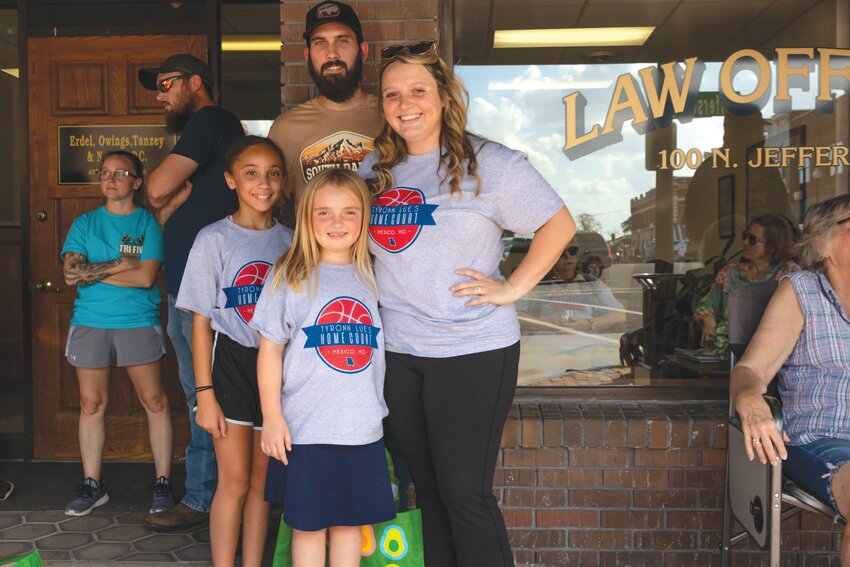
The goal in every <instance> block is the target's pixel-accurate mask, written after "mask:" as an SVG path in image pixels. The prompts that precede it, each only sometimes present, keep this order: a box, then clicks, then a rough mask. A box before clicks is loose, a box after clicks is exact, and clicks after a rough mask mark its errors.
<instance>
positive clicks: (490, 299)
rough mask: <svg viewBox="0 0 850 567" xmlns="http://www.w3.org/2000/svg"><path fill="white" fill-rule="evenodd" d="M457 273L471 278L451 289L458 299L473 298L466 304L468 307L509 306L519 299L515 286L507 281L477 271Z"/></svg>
mask: <svg viewBox="0 0 850 567" xmlns="http://www.w3.org/2000/svg"><path fill="white" fill-rule="evenodd" d="M455 273H456V274H458V275H460V276H466V277H468V278H471V279H469V280H466V281H465V282H460V283H459V284H455V285H453V286H452V287H450V288H449V290H450V291H451V292H452V293H453V294H454V295H455V296H456V297H464V296H470V297H472V299H471V300H469V301H467V302H466V306H467V307H474V306H476V305H481V304H484V303H490V304H491V305H507V304H509V303H513V302H514V301H516V300H517V299H519V297H518V295H517V293H516V290H515V289H514V286H512V285H511V284H510V282H508V281H506V280H503V279H500V278H494V277H492V276H485V275H484V274H482V273H481V272H476V271H475V270H467V269H464V270H457V271H455Z"/></svg>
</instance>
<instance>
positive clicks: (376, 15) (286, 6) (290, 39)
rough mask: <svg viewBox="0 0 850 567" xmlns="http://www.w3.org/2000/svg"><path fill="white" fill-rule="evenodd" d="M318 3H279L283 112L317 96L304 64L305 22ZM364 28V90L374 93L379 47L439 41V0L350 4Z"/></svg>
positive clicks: (378, 0)
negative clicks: (367, 46)
mask: <svg viewBox="0 0 850 567" xmlns="http://www.w3.org/2000/svg"><path fill="white" fill-rule="evenodd" d="M317 3H318V0H306V1H293V0H282V1H281V4H280V36H281V39H282V41H283V44H284V45H283V49H281V52H280V62H281V71H280V85H281V92H280V100H281V105H282V107H283V109H284V110H285V109H286V108H289V107H292V106H295V105H296V104H298V103H301V102H304V101H305V100H307V99H309V98H311V97H314V96H316V92H315V88H314V86H313V81H312V79H310V75H309V73H308V72H307V65H306V63H305V61H304V40H303V39H302V37H301V34H303V33H304V19H305V17H306V15H307V11H308V10H309V9H310V8H311V7H312V6H313V5H315V4H317ZM349 3H350V4H351V5H352V6H353V7H354V9H355V11H356V12H357V15H358V17H359V18H360V23H361V25H362V26H363V37H364V39H365V40H366V42H367V43H368V44H369V58H368V60H367V62H366V64H365V65H364V85H363V86H364V88H365V89H366V90H368V91H370V92H374V89H375V83H376V82H377V76H378V75H377V66H376V60H379V59H380V55H379V53H380V51H381V48H383V47H386V46H387V45H392V44H395V43H406V42H411V41H419V40H425V39H434V40H436V39H437V38H438V35H439V33H438V27H437V20H438V16H439V10H440V4H439V1H438V0H370V1H367V2H349Z"/></svg>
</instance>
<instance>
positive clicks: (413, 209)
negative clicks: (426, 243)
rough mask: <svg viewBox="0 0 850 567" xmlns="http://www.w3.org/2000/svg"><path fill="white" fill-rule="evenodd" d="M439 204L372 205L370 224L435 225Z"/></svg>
mask: <svg viewBox="0 0 850 567" xmlns="http://www.w3.org/2000/svg"><path fill="white" fill-rule="evenodd" d="M438 206H439V205H426V204H424V203H422V204H416V205H398V206H395V207H380V206H378V205H372V218H371V220H370V221H369V225H370V226H410V225H418V226H426V225H435V224H437V223H435V222H434V216H433V213H434V211H435V210H436V209H437V207H438Z"/></svg>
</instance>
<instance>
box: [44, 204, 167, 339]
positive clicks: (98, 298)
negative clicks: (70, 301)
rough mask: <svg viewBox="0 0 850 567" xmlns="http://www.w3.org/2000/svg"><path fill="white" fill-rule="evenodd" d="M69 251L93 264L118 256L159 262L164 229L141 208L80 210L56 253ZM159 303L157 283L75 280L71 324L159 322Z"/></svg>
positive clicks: (104, 326)
mask: <svg viewBox="0 0 850 567" xmlns="http://www.w3.org/2000/svg"><path fill="white" fill-rule="evenodd" d="M67 252H76V253H78V254H82V255H84V256H85V257H86V260H87V261H88V262H90V263H93V264H94V263H98V262H108V261H109V260H115V259H117V258H118V257H119V256H121V255H124V256H134V257H136V258H138V259H139V260H141V261H144V260H159V261H162V230H160V228H159V225H158V224H157V222H156V219H154V217H153V215H152V214H151V213H150V212H148V211H147V210H145V209H142V208H138V209H136V210H135V211H133V212H132V213H130V214H129V215H116V214H112V213H110V212H109V211H107V210H106V209H105V208H103V207H99V208H97V209H95V210H93V211H89V212H88V213H85V214H83V215H80V216H79V217H77V219H76V220H75V221H74V224H73V225H71V230H69V231H68V238H66V239H65V245H64V246H63V247H62V252H61V254H60V258H62V259H63V260H64V258H65V254H66V253H67ZM159 302H160V294H159V289H158V288H157V286H156V285H152V286H151V287H149V288H146V289H145V288H138V287H119V286H114V285H110V284H106V283H102V282H98V283H95V284H91V285H78V286H77V299H76V300H75V301H74V316H73V318H72V319H71V325H72V326H73V325H82V326H86V327H95V328H100V329H135V328H138V327H150V326H154V325H159V324H160V322H159Z"/></svg>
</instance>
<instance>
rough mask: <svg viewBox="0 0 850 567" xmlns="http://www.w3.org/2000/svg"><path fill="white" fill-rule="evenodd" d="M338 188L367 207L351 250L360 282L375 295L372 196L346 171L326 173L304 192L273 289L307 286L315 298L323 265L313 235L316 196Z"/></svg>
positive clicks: (357, 177) (299, 200)
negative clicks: (371, 233)
mask: <svg viewBox="0 0 850 567" xmlns="http://www.w3.org/2000/svg"><path fill="white" fill-rule="evenodd" d="M328 185H335V186H337V187H341V188H343V189H346V190H348V191H350V192H351V193H353V194H354V196H355V197H357V200H358V201H359V202H360V204H361V205H362V206H363V222H362V223H361V225H360V232H359V234H358V235H357V239H356V240H355V241H354V244H353V245H352V247H351V259H352V263H353V264H354V268H355V273H356V274H357V277H358V279H360V281H361V282H362V283H363V284H365V285H366V286H367V287H369V288H370V289H372V291H374V292H375V293H377V291H378V285H377V284H376V283H375V275H374V274H373V272H372V258H371V257H370V256H369V218H370V215H371V211H372V203H371V196H370V194H369V188H368V187H367V186H366V182H365V181H363V179H362V178H361V177H360V176H359V175H357V174H356V173H354V172H353V171H350V170H346V169H336V168H334V169H326V170H325V171H322V172H321V173H319V174H318V175H316V176H315V177H313V179H311V180H310V182H309V183H307V186H306V187H305V188H304V192H303V193H302V194H301V196H300V197H299V198H298V200H297V205H296V209H295V236H294V237H293V239H292V246H291V247H290V248H289V251H288V252H286V253H285V254H283V255H282V256H281V257H280V258H279V259H278V261H277V263H276V264H275V267H274V278H273V279H272V289H277V288H278V286H280V284H281V283H282V282H284V281H285V282H286V285H287V286H288V287H289V288H291V289H292V290H293V291H295V292H301V291H302V290H303V289H304V286H305V284H306V286H307V293H309V294H310V295H312V294H314V293H315V292H316V290H317V289H318V286H319V264H320V263H321V257H322V256H321V250H320V249H319V243H318V242H317V241H316V236H315V234H314V233H313V202H314V200H315V197H316V192H317V191H318V190H319V189H321V188H322V187H326V186H328Z"/></svg>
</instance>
